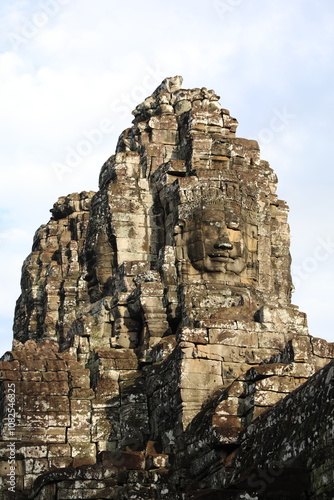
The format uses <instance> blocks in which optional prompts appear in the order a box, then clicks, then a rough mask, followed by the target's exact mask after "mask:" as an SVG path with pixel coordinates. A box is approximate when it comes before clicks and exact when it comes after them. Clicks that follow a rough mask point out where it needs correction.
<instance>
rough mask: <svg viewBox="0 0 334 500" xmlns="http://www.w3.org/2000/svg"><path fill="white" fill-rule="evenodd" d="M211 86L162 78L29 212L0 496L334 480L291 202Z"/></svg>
mask: <svg viewBox="0 0 334 500" xmlns="http://www.w3.org/2000/svg"><path fill="white" fill-rule="evenodd" d="M218 100H219V97H218V96H217V95H216V94H215V92H214V91H213V90H207V89H206V88H201V89H198V88H196V89H192V90H185V89H183V88H182V78H181V77H174V78H167V79H166V80H164V81H163V82H162V84H161V85H160V86H159V87H158V88H157V89H156V90H155V92H153V94H152V96H150V97H148V98H147V99H146V100H145V101H144V102H143V103H142V104H140V105H139V106H137V107H136V109H135V110H134V112H133V114H134V120H133V126H132V127H131V128H129V129H127V130H125V131H124V132H123V133H122V134H121V136H120V138H119V140H118V144H117V148H116V153H115V155H113V156H111V157H110V158H109V159H108V160H107V162H106V163H105V164H104V165H103V167H102V170H101V173H100V181H99V191H98V192H97V193H94V192H82V193H80V194H78V193H75V194H71V195H68V196H66V197H61V198H59V200H58V201H57V203H55V204H54V206H53V208H52V209H51V213H52V217H51V219H50V221H49V222H48V223H47V224H46V225H42V226H41V227H40V228H39V229H38V230H37V232H36V234H35V237H34V242H33V248H32V252H31V254H30V255H29V256H28V258H27V259H26V260H25V262H24V265H23V271H22V294H21V296H20V298H19V300H18V302H17V307H16V311H15V321H14V341H13V349H12V351H9V352H7V353H5V355H4V356H3V357H2V360H1V362H0V369H1V408H0V413H1V416H2V425H1V437H0V439H1V454H0V467H1V486H0V489H1V498H3V499H7V498H16V499H28V498H29V499H34V500H49V499H67V500H69V499H77V498H82V499H117V500H122V499H134V500H135V499H176V500H183V499H185V500H186V499H197V498H198V499H213V500H215V499H226V500H237V499H267V498H268V499H280V500H284V499H287V500H288V499H291V500H292V499H293V500H296V499H297V500H298V499H312V500H315V499H317V500H320V499H321V500H322V499H332V498H333V494H334V493H333V492H334V473H333V465H334V461H333V452H332V450H333V435H334V412H333V396H334V394H333V392H334V391H333V376H334V364H333V361H332V359H333V358H334V345H333V344H330V343H327V342H326V341H325V340H322V339H319V338H315V337H312V336H310V334H309V332H308V329H307V320H306V315H305V314H304V313H302V312H300V311H299V310H298V307H297V306H295V305H292V304H291V291H292V288H293V285H292V281H291V275H290V254H289V226H288V223H287V215H288V207H287V205H286V204H285V202H283V201H281V200H279V199H278V198H277V196H276V194H275V190H276V183H277V178H276V175H275V174H274V172H273V170H272V169H271V168H270V167H269V164H268V163H267V162H266V161H263V160H261V159H260V151H259V146H258V144H257V142H256V141H254V140H246V139H241V138H238V137H236V128H237V121H236V120H235V119H234V118H232V117H231V116H230V114H229V112H228V111H227V110H226V109H222V108H221V106H220V104H219V102H218ZM11 460H12V462H11Z"/></svg>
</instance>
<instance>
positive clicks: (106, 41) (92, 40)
mask: <svg viewBox="0 0 334 500" xmlns="http://www.w3.org/2000/svg"><path fill="white" fill-rule="evenodd" d="M0 23H1V30H0V133H1V135H0V142H1V147H0V169H1V182H0V262H1V266H0V355H1V354H2V353H4V352H5V351H6V350H8V349H10V348H11V342H12V320H13V314H14V307H15V301H16V299H17V298H18V296H19V294H20V274H21V266H22V263H23V260H24V259H25V257H26V256H27V255H28V254H29V252H30V249H31V245H32V239H33V235H34V232H35V231H36V229H37V228H38V227H39V226H40V225H41V224H45V223H47V222H48V220H49V217H50V213H49V210H50V208H51V207H52V205H53V203H54V202H55V201H56V200H57V199H58V197H60V196H63V195H67V194H69V193H72V192H80V191H82V190H87V191H89V190H97V182H98V175H99V171H100V168H101V166H102V164H103V163H104V161H105V160H106V159H107V158H108V157H109V156H110V155H111V154H113V153H114V150H115V146H116V142H117V138H118V136H119V135H120V133H121V132H122V130H124V129H125V128H127V127H129V126H130V125H131V121H132V119H133V116H132V115H131V111H132V110H133V109H134V108H135V107H136V105H137V104H138V103H140V102H142V101H143V100H144V99H145V97H147V96H149V95H150V94H151V93H152V92H153V91H154V90H155V88H156V87H157V86H158V85H159V84H160V83H161V81H162V80H163V79H164V78H165V77H168V76H175V75H182V76H183V78H184V82H183V86H184V88H194V87H207V88H209V89H211V88H212V89H214V90H215V91H216V93H217V94H218V95H220V96H221V99H220V103H221V105H222V107H224V108H227V109H229V110H230V112H231V115H232V116H234V117H236V118H237V119H238V121H239V127H238V131H237V135H238V136H239V137H246V138H248V139H256V140H258V141H259V143H260V146H261V157H262V159H264V160H267V161H269V163H270V165H271V166H272V168H273V169H274V170H275V172H276V174H277V175H278V178H279V188H278V195H279V197H280V198H281V199H284V200H286V201H287V202H288V204H289V206H290V215H289V223H290V227H291V253H292V259H293V261H292V262H293V264H292V272H293V277H294V283H295V288H296V291H295V293H294V295H293V303H294V304H296V305H298V306H299V308H300V310H301V311H304V312H306V313H307V315H308V323H309V329H310V333H311V334H312V335H313V336H315V337H322V338H325V339H327V340H329V341H332V342H334V326H333V322H334V286H333V283H332V281H333V280H334V227H333V226H334V225H333V221H334V204H333V197H334V188H333V186H334V183H333V181H334V168H333V158H332V153H331V146H332V143H333V137H334V133H333V132H334V117H333V116H334V114H333V110H334V82H333V76H334V2H333V0H293V1H291V0H280V1H279V2H278V1H277V0H183V1H182V2H181V1H180V0H177V1H176V0H169V1H168V2H166V1H161V0H154V1H153V0H141V1H140V2H137V1H132V0H128V1H127V2H115V1H113V0H95V1H94V2H93V1H89V0H38V1H32V0H18V1H15V0H2V1H1V5H0Z"/></svg>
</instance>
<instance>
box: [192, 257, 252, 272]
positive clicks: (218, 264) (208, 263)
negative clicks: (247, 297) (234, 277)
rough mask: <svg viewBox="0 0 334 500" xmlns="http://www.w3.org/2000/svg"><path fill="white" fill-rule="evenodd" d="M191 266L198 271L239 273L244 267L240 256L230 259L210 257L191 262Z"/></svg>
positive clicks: (244, 264)
mask: <svg viewBox="0 0 334 500" xmlns="http://www.w3.org/2000/svg"><path fill="white" fill-rule="evenodd" d="M192 266H193V267H194V268H195V269H197V270H198V271H202V272H207V273H217V274H227V273H233V274H241V273H242V271H243V270H244V269H245V268H246V263H245V261H244V260H243V259H242V258H237V259H231V258H230V257H218V256H217V257H210V256H207V257H205V258H204V259H202V260H198V261H196V262H192Z"/></svg>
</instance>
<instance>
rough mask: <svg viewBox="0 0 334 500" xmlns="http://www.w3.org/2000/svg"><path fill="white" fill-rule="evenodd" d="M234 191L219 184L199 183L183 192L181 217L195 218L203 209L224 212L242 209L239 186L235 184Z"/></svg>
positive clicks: (186, 218) (179, 211) (179, 209)
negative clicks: (219, 186)
mask: <svg viewBox="0 0 334 500" xmlns="http://www.w3.org/2000/svg"><path fill="white" fill-rule="evenodd" d="M233 187H234V188H235V189H234V192H233V194H232V195H231V192H228V190H227V189H226V187H225V188H218V187H217V186H210V185H198V186H195V187H194V188H192V189H189V190H186V191H184V192H183V193H182V196H181V198H182V200H181V204H180V205H179V207H178V214H179V218H180V219H183V220H194V219H196V214H198V213H199V212H200V211H203V210H211V211H220V212H222V215H223V214H226V213H230V212H238V213H240V211H241V204H240V197H239V196H237V194H238V193H239V190H238V187H237V186H233Z"/></svg>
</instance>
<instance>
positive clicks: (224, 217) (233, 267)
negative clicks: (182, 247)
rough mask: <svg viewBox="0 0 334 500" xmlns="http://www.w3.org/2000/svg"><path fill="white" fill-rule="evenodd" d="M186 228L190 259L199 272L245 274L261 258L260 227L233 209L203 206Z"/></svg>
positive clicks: (185, 234) (185, 235) (187, 223)
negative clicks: (244, 220)
mask: <svg viewBox="0 0 334 500" xmlns="http://www.w3.org/2000/svg"><path fill="white" fill-rule="evenodd" d="M184 230H185V232H184V239H185V243H186V247H187V253H188V259H189V260H190V262H191V263H192V265H193V267H194V268H195V269H197V270H199V271H203V272H207V273H224V274H227V273H228V274H231V273H232V274H234V275H240V274H242V273H243V274H244V275H245V273H244V271H245V270H246V268H247V266H248V267H252V265H253V263H254V261H255V260H256V258H257V257H256V254H257V234H256V233H257V230H256V227H254V226H250V225H247V224H245V223H243V222H242V221H241V220H240V217H239V215H237V214H236V213H234V212H233V211H225V210H224V209H222V208H218V207H210V206H209V207H204V208H200V209H198V211H197V212H196V214H195V217H194V220H193V221H191V222H188V221H187V222H186V223H185V227H184Z"/></svg>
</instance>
